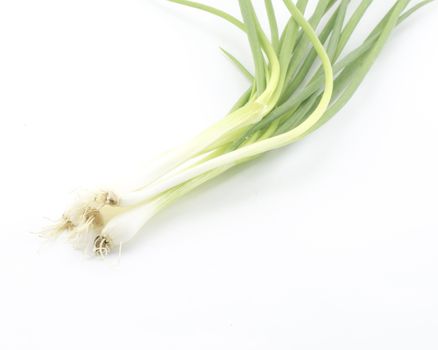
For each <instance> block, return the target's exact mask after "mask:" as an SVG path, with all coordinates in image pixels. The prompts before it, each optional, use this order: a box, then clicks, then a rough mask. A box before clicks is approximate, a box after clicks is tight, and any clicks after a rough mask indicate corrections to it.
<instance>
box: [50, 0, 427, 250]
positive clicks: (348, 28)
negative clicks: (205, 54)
mask: <svg viewBox="0 0 438 350" xmlns="http://www.w3.org/2000/svg"><path fill="white" fill-rule="evenodd" d="M170 1H171V2H174V3H179V4H182V5H187V6H190V7H194V8H198V9H201V10H204V11H206V12H209V13H211V14H213V15H216V16H219V17H221V18H223V19H224V20H226V21H227V22H229V23H230V24H231V25H233V26H235V27H236V28H237V29H238V30H240V31H241V32H242V33H243V34H244V35H245V36H246V37H247V39H248V41H249V46H250V48H251V53H252V57H253V61H254V73H253V74H252V73H250V71H249V70H248V69H246V68H245V67H244V66H243V65H242V64H241V63H240V62H239V61H238V59H236V58H235V57H234V56H233V55H231V54H230V53H228V52H226V51H225V53H226V55H227V56H228V57H229V58H230V59H231V61H232V62H233V63H235V64H236V65H237V67H238V68H239V69H240V70H241V72H242V73H243V74H244V75H245V76H246V77H248V79H249V80H250V82H251V86H250V87H249V88H248V90H247V91H245V92H244V94H243V95H242V96H241V97H240V98H239V100H238V101H237V103H236V104H235V105H234V107H233V108H232V110H231V112H230V113H229V114H228V115H227V116H225V117H224V118H223V119H221V120H219V121H218V122H216V123H215V124H214V125H212V126H211V127H209V128H208V129H206V130H205V131H204V132H202V133H201V134H199V135H197V136H196V137H194V138H193V139H192V141H190V142H188V143H186V144H184V145H181V146H179V147H177V148H175V149H174V150H171V151H169V152H168V153H166V155H165V156H163V157H162V158H160V159H159V160H158V161H157V162H156V164H153V165H151V167H150V169H148V171H147V173H146V175H145V176H144V177H143V178H142V179H141V181H140V183H139V184H138V185H135V186H133V187H132V188H130V189H129V190H126V191H119V192H117V191H99V192H97V193H93V194H91V195H89V196H87V198H82V199H81V200H79V201H77V203H75V204H74V205H73V206H72V207H71V208H70V209H69V210H67V211H66V212H65V213H64V215H63V217H62V219H61V220H60V221H59V222H58V223H57V224H56V225H55V226H54V227H51V228H50V230H49V235H51V236H58V235H60V234H61V233H65V234H66V235H67V237H68V238H69V239H70V240H71V241H72V242H73V243H74V244H75V245H76V246H77V247H80V248H82V249H85V248H86V247H89V248H90V249H91V250H93V251H94V253H95V254H97V255H101V256H104V255H107V254H109V253H110V251H111V249H112V248H114V247H119V248H121V246H122V244H124V243H126V242H128V241H129V240H130V239H132V238H133V237H134V236H135V235H136V234H137V233H138V232H139V231H141V229H142V228H143V227H144V226H145V224H146V223H147V221H148V220H149V219H150V218H151V217H152V216H153V215H155V214H156V213H157V212H159V211H160V210H162V209H164V208H165V207H167V206H169V205H170V204H171V203H173V202H175V201H176V200H177V199H178V198H180V197H182V196H183V195H185V194H186V193H188V192H190V191H192V190H193V189H194V188H196V187H198V186H200V185H202V184H203V183H205V182H206V181H209V180H211V179H212V178H215V177H217V176H219V175H220V174H222V173H224V172H226V171H227V170H228V169H230V168H232V167H234V166H236V165H238V164H241V163H243V162H247V161H249V160H251V159H253V158H255V157H257V156H260V155H262V154H263V153H265V152H268V151H272V150H275V149H278V148H280V147H284V146H286V145H289V144H291V143H293V142H296V141H298V140H300V139H302V138H304V137H305V136H307V135H308V134H309V133H311V132H312V131H314V130H315V129H317V128H319V127H320V126H321V125H323V124H324V123H325V122H326V121H328V120H329V119H330V118H331V117H333V116H334V115H335V114H336V113H337V112H338V111H339V110H340V109H341V108H342V107H343V106H344V105H345V104H346V103H347V102H348V100H349V99H350V98H351V97H352V95H353V94H354V92H355V91H356V90H357V89H358V87H359V85H360V84H361V82H362V81H363V79H364V78H365V76H366V74H367V73H368V71H369V70H370V68H371V66H372V65H373V63H374V61H375V59H376V58H377V56H378V55H379V53H380V52H381V51H382V48H383V46H384V45H385V43H386V42H387V40H388V38H389V37H390V35H391V33H392V32H393V30H394V29H395V28H396V27H397V26H398V25H399V24H400V23H402V22H403V21H404V20H405V19H406V18H407V17H409V16H410V15H411V14H412V13H414V12H415V11H416V10H418V9H419V8H421V7H422V6H424V5H426V4H427V3H429V2H430V1H431V0H423V1H420V2H418V3H417V4H415V5H411V6H409V5H410V3H411V1H409V0H398V1H394V4H393V6H392V8H391V9H390V10H389V11H388V13H386V15H385V16H383V18H382V19H381V21H380V22H379V23H378V25H377V26H376V27H375V28H374V29H373V30H372V31H371V33H370V34H369V35H368V37H367V38H366V39H365V40H364V41H363V43H362V44H361V45H360V46H358V47H357V48H355V49H354V50H352V51H350V52H348V53H346V52H344V51H345V50H344V49H345V47H346V45H347V43H348V41H349V39H350V37H351V36H352V34H353V32H354V30H355V29H356V27H357V25H358V24H359V22H360V20H361V19H362V18H363V17H364V16H365V15H366V12H367V9H368V8H369V6H370V5H372V2H373V1H372V0H361V1H360V2H359V3H358V5H357V6H355V7H354V9H350V7H352V5H351V4H350V2H351V1H350V0H319V1H318V2H317V4H316V7H315V9H314V11H313V13H312V14H311V15H310V16H309V18H308V19H306V16H305V15H304V14H305V13H306V12H307V11H306V8H307V6H308V0H298V1H296V4H295V3H294V2H292V0H282V1H280V0H279V1H278V2H279V4H280V5H281V8H282V10H283V11H287V13H288V14H289V15H290V17H289V20H288V22H287V24H286V25H285V27H284V29H283V30H282V31H281V32H280V30H279V25H278V22H277V19H276V13H275V10H274V6H273V4H272V1H271V0H265V8H266V15H267V18H268V20H269V27H270V28H269V35H268V34H266V32H265V30H264V29H263V28H262V26H261V25H260V22H259V18H258V16H257V14H256V11H255V9H254V7H253V5H252V2H251V0H238V2H239V6H240V12H241V19H239V18H237V17H234V16H232V15H230V14H228V13H225V12H223V11H221V10H219V9H216V8H213V7H210V6H207V5H203V4H200V3H195V2H191V1H186V0H170ZM277 10H278V9H277ZM350 10H352V11H350ZM349 14H350V15H349ZM315 65H316V66H317V69H314V67H315Z"/></svg>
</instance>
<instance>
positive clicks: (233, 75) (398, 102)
mask: <svg viewBox="0 0 438 350" xmlns="http://www.w3.org/2000/svg"><path fill="white" fill-rule="evenodd" d="M210 3H211V4H214V5H220V6H222V8H224V9H227V10H230V11H232V12H233V13H236V14H237V10H238V6H237V2H236V1H227V2H222V1H219V0H216V1H213V0H211V1H210ZM257 3H260V4H261V1H258V2H257ZM352 3H353V4H357V3H359V1H352ZM392 3H393V2H392V1H389V0H388V1H376V2H375V4H374V5H373V7H372V9H371V10H370V12H369V14H368V15H367V17H366V18H367V19H366V20H365V21H364V22H363V23H362V24H361V26H360V28H359V31H358V33H359V34H358V35H357V36H356V37H355V38H354V39H353V43H352V46H354V45H355V44H357V43H359V42H360V39H361V38H362V37H363V35H365V33H367V32H368V31H369V30H370V29H371V28H372V25H373V24H375V23H376V21H377V20H378V18H379V16H382V15H383V13H384V11H385V10H386V9H387V8H388V6H389V5H390V4H392ZM278 4H279V5H280V2H279V1H278ZM279 8H280V6H279ZM281 12H282V13H283V14H285V13H286V12H285V10H284V9H283V10H282V11H281ZM437 16H438V6H437V4H436V3H434V4H432V5H430V6H429V7H427V8H426V9H424V10H422V11H420V12H419V13H417V14H416V15H414V16H413V17H412V18H410V19H409V20H408V21H407V22H406V23H404V24H403V25H402V26H401V27H400V28H398V29H397V30H396V32H395V33H394V35H393V37H392V38H391V40H390V42H389V44H388V45H387V47H386V49H385V50H384V52H383V54H382V55H381V56H380V58H379V60H378V61H377V63H376V65H375V67H374V68H373V70H372V72H371V73H370V74H369V76H368V77H367V79H366V81H365V83H364V84H363V86H362V87H361V89H360V90H359V92H358V93H357V94H356V95H355V97H354V98H353V100H352V101H351V102H350V103H349V104H348V106H347V107H346V108H345V109H344V110H343V111H342V112H341V113H339V115H338V116H337V117H336V118H335V119H334V120H332V121H331V122H330V123H329V124H327V125H326V126H325V127H324V128H322V129H321V130H319V131H318V132H316V133H315V134H313V135H312V136H311V137H309V138H308V139H306V140H305V141H303V142H300V143H299V144H296V145H294V146H292V147H289V148H287V149H284V150H281V151H278V152H275V153H272V154H269V155H268V156H265V157H264V158H263V159H261V160H259V161H257V162H254V163H252V164H250V165H248V166H244V167H240V168H239V169H237V170H235V171H232V172H231V173H230V174H228V175H227V176H223V177H222V178H220V179H217V180H215V181H213V182H212V183H211V184H210V185H207V186H203V187H202V188H201V189H199V190H198V191H195V192H194V193H193V194H191V195H189V196H187V197H186V198H185V199H183V200H181V201H180V202H178V203H177V204H176V205H174V206H173V207H171V208H169V209H168V210H166V211H165V212H163V213H162V214H160V215H158V216H157V217H156V218H154V219H153V220H152V221H151V222H150V223H149V225H148V226H147V227H146V228H145V229H144V232H142V234H141V235H140V236H139V237H138V238H136V239H135V240H134V241H132V243H131V244H130V245H129V246H126V247H125V250H124V252H123V255H122V258H121V261H120V263H117V261H116V259H114V258H113V259H107V260H105V261H102V260H99V259H93V258H87V257H84V256H82V255H81V253H80V252H77V251H75V250H73V249H72V248H71V247H70V246H68V245H67V244H65V243H64V242H58V243H56V244H45V243H44V241H43V240H41V239H40V238H38V236H36V235H32V234H31V233H32V232H37V231H38V230H39V229H40V228H41V227H43V226H44V225H46V224H47V223H48V221H47V219H45V218H47V217H48V218H56V217H57V216H58V215H60V214H61V213H62V210H63V209H64V207H65V205H66V204H67V203H68V201H69V199H70V198H71V197H72V194H73V193H75V191H77V190H78V189H82V188H94V186H99V185H101V184H103V183H107V182H110V181H113V180H114V179H116V178H117V179H118V178H120V177H121V178H123V176H128V175H129V169H133V168H135V165H136V164H140V165H142V164H147V160H148V159H150V158H152V157H153V156H154V155H156V154H157V153H159V152H161V151H163V150H165V149H166V148H168V147H169V146H172V145H176V144H178V143H179V142H182V141H184V140H186V139H188V138H189V137H190V136H192V135H194V134H196V133H197V132H198V131H200V130H202V128H204V127H206V126H207V125H209V124H211V123H212V122H214V121H215V120H217V119H219V118H220V117H221V116H223V115H224V114H225V113H226V111H227V110H228V109H229V107H230V106H231V105H232V103H233V101H234V100H235V99H236V98H237V97H238V96H239V94H240V93H241V92H242V91H243V90H244V89H245V88H246V87H247V82H246V81H245V79H244V78H242V77H241V76H240V75H239V73H238V72H237V71H236V69H235V68H234V67H233V66H232V65H231V64H230V63H229V62H228V61H227V59H226V58H225V57H224V56H223V55H221V54H220V52H219V50H218V47H219V46H224V47H226V48H227V49H230V50H231V51H232V52H233V53H235V54H236V55H237V56H239V57H240V58H242V59H243V61H244V62H246V63H248V64H249V63H250V62H251V61H250V56H249V54H248V52H249V50H248V47H247V44H246V41H245V38H244V37H243V36H242V34H241V33H239V32H238V31H237V30H235V29H234V28H231V27H230V26H229V25H227V24H225V23H223V22H222V21H220V20H218V19H214V18H212V17H209V16H208V15H207V14H203V13H199V12H196V11H194V10H190V9H186V8H181V7H178V6H177V5H173V4H169V3H167V2H166V1H164V0H163V1H161V0H153V1H152V0H123V1H122V0H75V1H71V0H39V1H34V0H13V1H12V0H1V1H0V152H1V162H2V168H1V172H0V174H1V175H0V178H1V194H2V196H1V197H2V199H1V201H0V206H1V213H2V214H1V223H0V245H1V253H0V281H1V282H0V283H1V285H0V323H1V325H0V349H3V350H12V349H34V350H37V349H153V350H164V349H190V350H197V349H229V350H231V349H240V350H242V349H277V350H279V349H336V350H339V349H373V350H376V349H398V350H400V349H403V350H404V349H422V350H428V349H437V348H438V335H437V334H438V332H437V330H438V300H437V295H438V282H437V273H438V215H437V208H438V206H437V198H438V182H437V179H438V167H437V150H438V137H437V135H438V115H437V110H436V102H437V98H438V97H437V77H438V66H437V62H438V46H437V45H436V38H437V36H438V21H437V18H438V17H437ZM352 46H351V47H352ZM351 47H350V48H351ZM145 166H146V165H145Z"/></svg>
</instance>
